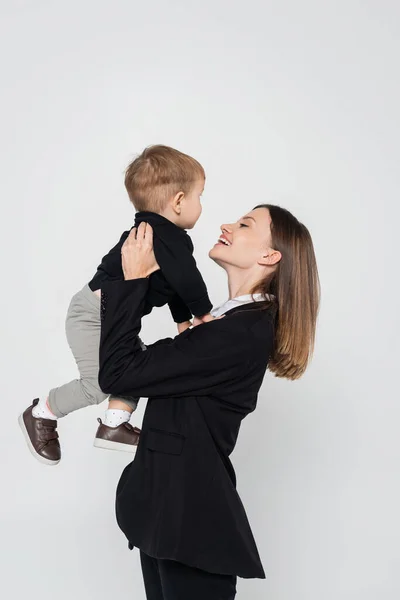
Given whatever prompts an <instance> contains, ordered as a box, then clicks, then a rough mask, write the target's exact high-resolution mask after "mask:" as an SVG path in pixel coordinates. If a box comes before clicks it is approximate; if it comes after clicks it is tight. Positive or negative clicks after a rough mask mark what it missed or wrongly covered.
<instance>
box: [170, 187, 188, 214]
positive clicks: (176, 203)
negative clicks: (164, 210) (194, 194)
mask: <svg viewBox="0 0 400 600" xmlns="http://www.w3.org/2000/svg"><path fill="white" fill-rule="evenodd" d="M184 197H185V192H178V193H177V194H175V196H174V198H173V199H172V202H171V207H172V209H173V210H174V211H175V212H176V214H177V215H180V214H181V210H182V200H183V199H184Z"/></svg>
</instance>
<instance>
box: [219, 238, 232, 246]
mask: <svg viewBox="0 0 400 600" xmlns="http://www.w3.org/2000/svg"><path fill="white" fill-rule="evenodd" d="M218 241H219V242H221V244H225V246H230V245H231V244H230V242H228V240H226V239H225V238H218Z"/></svg>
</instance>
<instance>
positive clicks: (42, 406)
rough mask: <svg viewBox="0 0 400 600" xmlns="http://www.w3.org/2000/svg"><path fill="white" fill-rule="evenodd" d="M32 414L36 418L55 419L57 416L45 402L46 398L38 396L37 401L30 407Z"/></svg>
mask: <svg viewBox="0 0 400 600" xmlns="http://www.w3.org/2000/svg"><path fill="white" fill-rule="evenodd" d="M32 415H33V416H34V417H36V419H53V420H54V421H57V417H56V415H55V414H53V413H52V412H51V410H50V408H49V406H48V404H47V398H40V400H39V402H38V403H37V404H36V406H34V407H33V408H32Z"/></svg>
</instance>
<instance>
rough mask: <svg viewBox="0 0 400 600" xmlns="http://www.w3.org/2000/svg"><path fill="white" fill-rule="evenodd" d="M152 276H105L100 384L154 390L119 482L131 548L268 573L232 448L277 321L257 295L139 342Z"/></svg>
mask: <svg viewBox="0 0 400 600" xmlns="http://www.w3.org/2000/svg"><path fill="white" fill-rule="evenodd" d="M148 285H149V282H148V279H135V280H131V281H115V282H107V283H104V284H103V290H102V309H101V320H102V323H101V343H100V373H99V383H100V387H101V388H102V390H103V391H104V392H105V393H110V394H113V395H116V396H144V397H148V398H149V400H148V403H147V408H146V411H145V416H144V420H143V426H142V434H141V437H140V443H139V447H138V450H137V453H136V456H135V459H134V461H133V462H132V463H131V464H130V465H128V466H127V467H126V469H125V470H124V472H123V474H122V476H121V479H120V482H119V484H118V489H117V500H116V511H117V520H118V523H119V526H120V527H121V529H122V531H123V532H124V533H125V535H126V537H127V538H128V540H129V542H130V545H131V547H132V546H136V547H138V548H140V549H141V550H142V551H143V552H145V553H146V554H148V555H149V556H153V557H155V558H164V559H172V560H176V561H179V562H181V563H184V564H187V565H190V566H193V567H197V568H199V569H203V570H205V571H209V572H212V573H226V574H234V575H238V576H239V577H246V578H248V577H260V578H263V577H264V576H265V575H264V570H263V567H262V564H261V561H260V557H259V554H258V551H257V547H256V544H255V541H254V538H253V535H252V532H251V529H250V526H249V523H248V520H247V516H246V513H245V510H244V507H243V504H242V502H241V500H240V497H239V495H238V493H237V491H236V478H235V472H234V469H233V467H232V464H231V462H230V460H229V455H230V454H231V452H232V450H233V449H234V447H235V444H236V440H237V436H238V432H239V428H240V424H241V421H242V419H243V418H244V417H245V416H246V415H247V414H249V413H250V412H251V411H253V410H254V409H255V407H256V403H257V394H258V391H259V389H260V386H261V383H262V380H263V377H264V374H265V370H266V367H267V363H268V359H269V356H270V354H271V352H272V348H273V339H274V327H273V317H272V313H271V311H270V310H268V309H265V305H264V309H263V307H262V305H263V304H264V303H260V302H257V303H256V302H254V303H249V304H246V305H243V306H241V307H237V308H234V309H232V310H230V311H229V312H228V313H227V314H226V316H225V317H224V318H222V319H218V320H215V321H212V322H210V323H206V324H203V325H200V326H198V327H196V328H194V329H190V330H187V331H185V332H184V333H182V334H181V335H178V336H177V337H175V338H174V339H172V338H168V339H163V340H159V341H157V342H156V343H154V344H150V345H149V346H147V349H146V350H145V351H142V346H141V344H140V340H139V338H138V334H139V331H140V328H141V316H142V309H143V306H144V303H145V297H146V292H147V290H148Z"/></svg>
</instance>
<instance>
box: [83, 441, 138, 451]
mask: <svg viewBox="0 0 400 600" xmlns="http://www.w3.org/2000/svg"><path fill="white" fill-rule="evenodd" d="M93 446H94V447H95V448H101V449H102V450H118V451H119V452H130V453H131V454H136V449H137V446H134V445H133V444H122V443H121V442H111V441H110V440H103V439H101V438H95V440H94V442H93Z"/></svg>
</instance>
